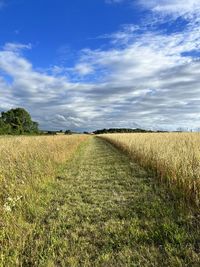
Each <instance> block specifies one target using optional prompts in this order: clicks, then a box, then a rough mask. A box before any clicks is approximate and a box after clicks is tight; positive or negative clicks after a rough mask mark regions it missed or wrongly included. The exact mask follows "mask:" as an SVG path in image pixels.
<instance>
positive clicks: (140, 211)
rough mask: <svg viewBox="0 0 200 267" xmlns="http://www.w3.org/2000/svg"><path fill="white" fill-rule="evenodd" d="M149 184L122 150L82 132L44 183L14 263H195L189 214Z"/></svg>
mask: <svg viewBox="0 0 200 267" xmlns="http://www.w3.org/2000/svg"><path fill="white" fill-rule="evenodd" d="M156 188H157V187H155V186H154V184H153V182H152V179H151V178H148V175H147V174H146V173H145V172H144V171H143V170H141V169H140V168H139V167H138V166H137V165H136V164H133V163H131V162H130V160H129V159H128V157H126V156H125V155H123V154H122V153H121V152H119V151H118V150H117V149H115V148H114V147H113V146H111V145H110V144H109V143H107V142H105V141H103V140H101V139H98V138H95V137H94V138H93V137H92V138H89V140H88V141H87V142H85V143H84V144H82V145H81V147H80V148H79V151H78V152H77V153H76V155H75V157H74V158H73V159H72V160H71V161H70V162H69V163H68V164H67V166H66V167H65V169H64V170H63V171H62V173H61V175H60V176H59V177H57V180H56V181H55V182H54V183H53V184H52V185H51V187H50V189H49V194H51V203H50V205H49V208H48V209H47V211H46V214H45V216H44V217H43V218H41V219H40V221H39V222H38V224H37V225H36V228H35V234H34V235H32V236H30V238H29V240H27V242H26V243H25V245H24V249H23V251H22V252H21V258H20V259H19V264H21V266H49V267H51V266H56V267H57V266H73V267H74V266H95V267H96V266H103V267H105V266H114V267H118V266H123V267H125V266H142V267H144V266H167V267H169V266H200V256H199V241H200V240H199V237H198V231H199V229H198V227H199V226H198V225H197V223H196V219H195V218H192V217H191V216H189V215H188V214H184V212H182V211H181V210H179V211H177V208H175V207H173V201H171V200H170V201H169V199H167V198H168V196H167V195H166V193H162V192H160V190H159V192H158V189H156ZM165 198H166V199H165Z"/></svg>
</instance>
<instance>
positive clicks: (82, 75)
mask: <svg viewBox="0 0 200 267" xmlns="http://www.w3.org/2000/svg"><path fill="white" fill-rule="evenodd" d="M0 25H1V26H0V111H4V110H8V109H10V108H15V107H24V108H26V109H27V110H28V111H29V112H30V113H31V115H32V117H33V118H34V120H36V121H38V122H39V123H40V128H41V129H72V130H94V129H98V128H104V127H109V128H111V127H129V128H134V127H142V128H149V129H177V128H179V127H183V128H193V129H195V128H199V127H200V0H188V1H186V0H148V1H147V0H84V1H83V0H67V1H66V0H28V1H27V0H0Z"/></svg>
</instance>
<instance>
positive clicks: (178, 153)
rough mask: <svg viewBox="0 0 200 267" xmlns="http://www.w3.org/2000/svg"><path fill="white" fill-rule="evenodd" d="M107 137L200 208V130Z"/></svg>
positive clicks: (172, 190)
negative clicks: (196, 131)
mask: <svg viewBox="0 0 200 267" xmlns="http://www.w3.org/2000/svg"><path fill="white" fill-rule="evenodd" d="M105 139H106V140H108V141H109V142H111V143H112V144H114V145H115V146H117V147H118V148H120V149H121V150H123V151H124V152H126V153H128V154H129V156H130V157H131V158H132V159H133V160H135V161H136V162H138V163H139V164H140V166H143V167H144V168H145V169H146V170H149V171H150V172H152V173H153V175H154V177H156V178H157V179H158V180H159V181H160V182H161V183H166V184H167V185H168V186H169V188H170V190H171V192H172V193H175V194H176V196H179V197H182V198H184V200H185V202H189V203H191V204H193V205H194V206H196V207H198V208H199V207H200V134H199V133H160V134H154V133H150V134H134V135H133V134H115V135H106V136H105ZM182 200H183V199H182Z"/></svg>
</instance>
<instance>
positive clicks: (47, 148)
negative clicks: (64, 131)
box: [0, 135, 86, 266]
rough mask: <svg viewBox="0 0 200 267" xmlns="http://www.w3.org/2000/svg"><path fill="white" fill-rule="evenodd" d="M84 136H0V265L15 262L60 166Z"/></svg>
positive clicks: (47, 196) (35, 221) (45, 203)
mask: <svg viewBox="0 0 200 267" xmlns="http://www.w3.org/2000/svg"><path fill="white" fill-rule="evenodd" d="M85 139H86V137H85V136H83V135H77V136H53V137H52V136H48V137H46V136H42V137H2V138H0V214H1V216H0V266H2V265H3V263H4V264H5V262H6V264H7V266H18V262H17V260H16V259H19V256H18V255H17V254H18V253H20V251H22V250H23V247H24V246H25V243H26V242H27V238H28V236H30V235H31V234H32V233H33V232H34V229H35V226H36V224H37V222H38V221H39V220H40V218H41V217H42V216H43V215H44V213H45V211H46V207H47V206H48V205H49V202H50V198H51V196H50V194H51V187H52V186H53V183H54V181H56V177H57V176H58V175H59V172H60V169H61V168H62V166H63V165H64V163H65V162H66V161H67V159H69V158H70V157H71V156H72V154H73V153H74V152H75V150H76V149H77V147H78V146H79V144H80V143H81V142H82V141H84V140H85ZM16 248H17V249H16ZM8 259H12V260H11V261H9V260H8ZM1 264H2V265H1Z"/></svg>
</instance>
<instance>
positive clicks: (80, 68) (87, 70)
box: [73, 63, 94, 76]
mask: <svg viewBox="0 0 200 267" xmlns="http://www.w3.org/2000/svg"><path fill="white" fill-rule="evenodd" d="M73 71H74V72H76V73H78V74H80V75H83V76H84V75H88V74H91V73H92V72H93V71H94V70H93V68H92V66H91V65H89V64H87V63H79V64H77V65H76V66H75V68H74V69H73Z"/></svg>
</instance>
